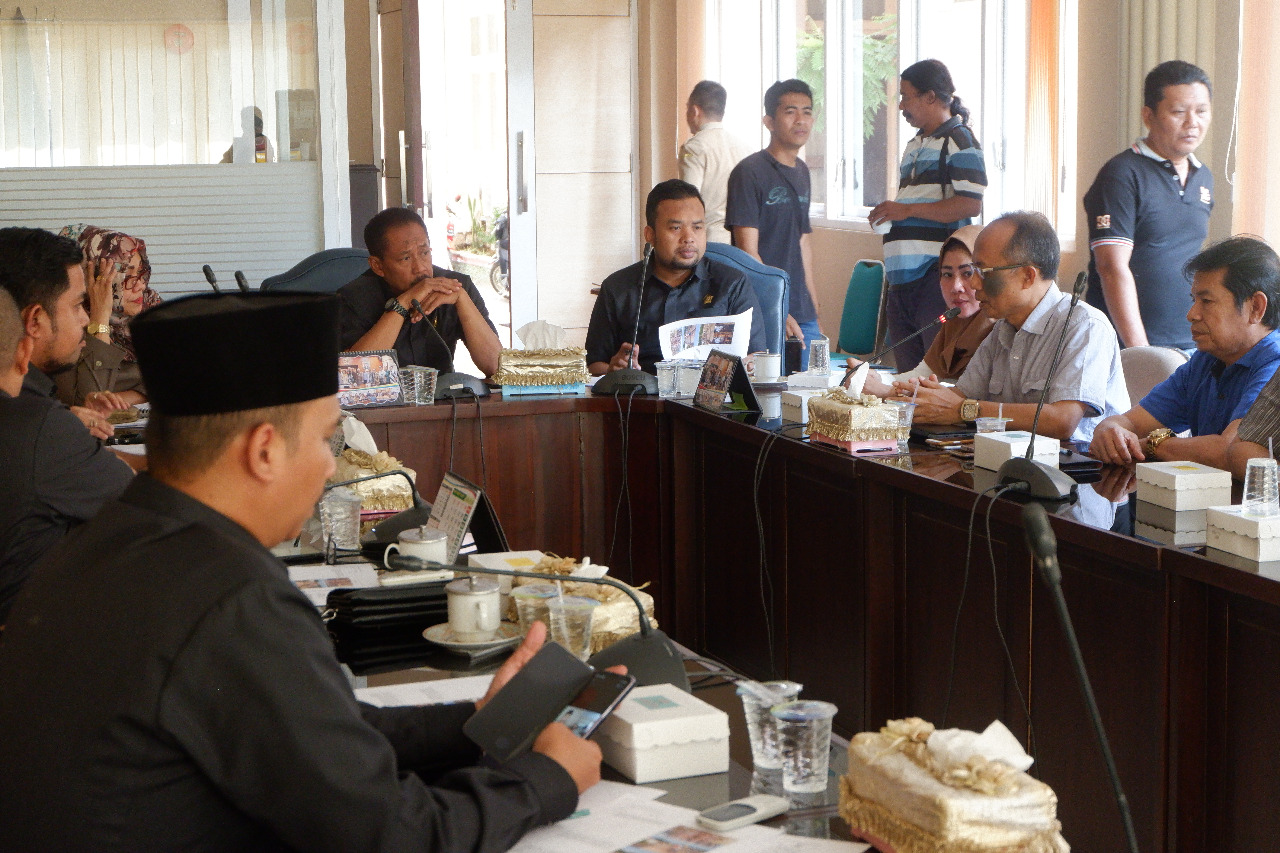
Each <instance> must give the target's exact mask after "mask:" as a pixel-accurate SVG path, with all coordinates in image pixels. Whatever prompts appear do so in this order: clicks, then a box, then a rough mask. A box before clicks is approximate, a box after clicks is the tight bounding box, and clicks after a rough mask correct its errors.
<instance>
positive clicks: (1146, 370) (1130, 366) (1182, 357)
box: [1120, 347, 1187, 406]
mask: <svg viewBox="0 0 1280 853" xmlns="http://www.w3.org/2000/svg"><path fill="white" fill-rule="evenodd" d="M1186 363H1187V354H1186V353H1184V352H1183V351H1182V350H1179V349H1173V348H1172V347H1129V348H1128V349H1122V350H1120V366H1121V367H1122V368H1123V369H1124V383H1125V385H1127V386H1128V387H1129V404H1130V405H1131V406H1136V405H1138V403H1139V402H1140V401H1141V400H1142V398H1143V397H1145V396H1147V394H1148V392H1150V391H1151V389H1152V388H1154V387H1156V386H1157V385H1159V384H1160V383H1161V382H1163V381H1165V380H1166V379H1168V378H1169V377H1170V376H1172V375H1173V372H1174V371H1175V370H1177V369H1178V368H1179V367H1181V366H1182V365H1183V364H1186Z"/></svg>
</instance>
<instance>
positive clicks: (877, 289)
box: [837, 261, 885, 355]
mask: <svg viewBox="0 0 1280 853" xmlns="http://www.w3.org/2000/svg"><path fill="white" fill-rule="evenodd" d="M884 328H885V324H884V264H883V263H882V262H880V261H858V262H857V263H856V264H854V265H853V273H852V274H851V275H850V276H849V288H848V290H846V291H845V292H844V312H843V313H841V315H840V338H839V340H838V341H837V344H838V345H839V348H838V351H839V352H847V353H850V354H851V355H871V354H872V353H874V352H876V351H877V348H878V347H879V346H880V343H881V341H882V340H883V339H884Z"/></svg>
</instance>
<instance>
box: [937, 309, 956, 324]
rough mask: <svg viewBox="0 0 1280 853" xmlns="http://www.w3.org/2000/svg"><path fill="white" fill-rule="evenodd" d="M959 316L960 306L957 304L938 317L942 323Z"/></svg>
mask: <svg viewBox="0 0 1280 853" xmlns="http://www.w3.org/2000/svg"><path fill="white" fill-rule="evenodd" d="M959 316H960V306H959V305H955V306H953V307H951V308H948V309H947V310H946V311H944V312H942V316H941V317H939V318H938V321H939V322H941V323H945V322H947V321H948V320H954V319H955V318H957V317H959Z"/></svg>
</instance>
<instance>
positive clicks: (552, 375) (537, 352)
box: [493, 347, 587, 397]
mask: <svg viewBox="0 0 1280 853" xmlns="http://www.w3.org/2000/svg"><path fill="white" fill-rule="evenodd" d="M493 381H494V382H497V383H498V384H499V385H501V386H502V396H504V397H518V396H521V395H524V394H586V393H587V385H586V382H587V351H586V350H585V349H583V348H582V347H563V348H561V349H504V350H502V352H500V353H499V354H498V370H497V372H496V373H494V374H493Z"/></svg>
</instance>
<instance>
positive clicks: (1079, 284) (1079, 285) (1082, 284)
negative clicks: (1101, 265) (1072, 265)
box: [1071, 270, 1089, 299]
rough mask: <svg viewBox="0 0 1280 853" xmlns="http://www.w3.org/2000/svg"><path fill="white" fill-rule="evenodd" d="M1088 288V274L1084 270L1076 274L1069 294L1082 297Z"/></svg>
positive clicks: (1078, 297) (1076, 297)
mask: <svg viewBox="0 0 1280 853" xmlns="http://www.w3.org/2000/svg"><path fill="white" fill-rule="evenodd" d="M1088 289H1089V274H1088V273H1087V272H1085V271H1084V270H1081V271H1080V274H1079V275H1077V276H1076V283H1075V286H1074V287H1072V288H1071V296H1072V297H1073V298H1075V299H1084V294H1085V292H1086V291H1087V290H1088Z"/></svg>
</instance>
